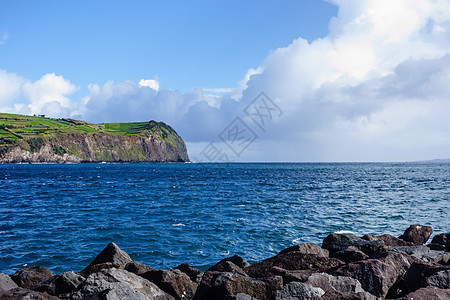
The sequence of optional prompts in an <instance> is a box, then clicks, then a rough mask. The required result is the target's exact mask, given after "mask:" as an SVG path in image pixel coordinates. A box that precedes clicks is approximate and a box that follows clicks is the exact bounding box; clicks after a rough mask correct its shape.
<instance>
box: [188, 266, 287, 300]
mask: <svg viewBox="0 0 450 300" xmlns="http://www.w3.org/2000/svg"><path fill="white" fill-rule="evenodd" d="M282 285H283V280H282V278H281V277H279V276H274V277H269V278H266V279H264V280H259V279H254V278H250V277H249V276H244V275H241V274H238V273H232V272H217V271H207V272H205V274H204V275H203V278H202V282H201V283H200V285H199V287H198V289H197V293H196V294H195V299H199V300H202V299H223V298H225V297H226V296H228V295H237V294H239V293H244V294H248V295H250V296H252V297H254V298H256V299H259V300H267V299H270V297H271V296H272V295H273V294H274V293H275V291H276V290H278V289H280V288H281V287H282Z"/></svg>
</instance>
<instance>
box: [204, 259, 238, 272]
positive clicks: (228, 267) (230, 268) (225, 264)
mask: <svg viewBox="0 0 450 300" xmlns="http://www.w3.org/2000/svg"><path fill="white" fill-rule="evenodd" d="M208 271H216V272H231V273H238V274H241V275H243V276H247V273H245V271H244V270H243V269H242V268H240V267H239V266H237V265H235V264H234V263H232V262H231V261H228V260H226V261H220V262H219V263H218V264H216V265H214V266H212V267H211V268H209V269H208Z"/></svg>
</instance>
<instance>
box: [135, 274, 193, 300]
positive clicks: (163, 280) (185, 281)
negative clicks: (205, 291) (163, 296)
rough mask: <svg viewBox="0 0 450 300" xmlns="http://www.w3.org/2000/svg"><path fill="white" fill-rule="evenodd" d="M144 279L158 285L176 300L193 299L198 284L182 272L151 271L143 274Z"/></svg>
mask: <svg viewBox="0 0 450 300" xmlns="http://www.w3.org/2000/svg"><path fill="white" fill-rule="evenodd" d="M140 276H142V277H143V278H145V279H147V280H149V281H151V282H153V283H154V284H156V285H157V286H158V287H159V288H160V289H161V290H163V291H164V292H166V293H168V294H169V295H172V296H173V297H174V298H175V299H176V300H181V299H192V298H193V297H194V295H195V292H196V290H197V287H198V284H197V283H195V282H193V281H192V280H191V279H190V278H189V276H187V275H186V274H185V273H183V272H181V271H180V270H176V269H175V270H156V269H153V270H150V271H147V272H145V273H144V274H141V275H140Z"/></svg>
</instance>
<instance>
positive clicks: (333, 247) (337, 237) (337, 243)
mask: <svg viewBox="0 0 450 300" xmlns="http://www.w3.org/2000/svg"><path fill="white" fill-rule="evenodd" d="M363 245H370V246H372V247H375V249H377V247H379V246H382V245H384V242H382V241H368V240H364V239H362V238H359V237H357V236H356V235H354V234H343V233H332V234H330V235H328V236H327V237H326V238H325V239H324V240H323V243H322V248H324V249H327V250H328V251H330V256H331V257H333V255H334V253H336V252H338V251H341V250H344V249H347V248H348V247H350V246H354V247H357V248H359V249H360V250H361V251H363V252H365V251H364V250H363V249H362V248H361V247H362V246H363ZM368 249H369V250H370V249H371V248H368ZM368 255H369V256H372V255H370V254H368Z"/></svg>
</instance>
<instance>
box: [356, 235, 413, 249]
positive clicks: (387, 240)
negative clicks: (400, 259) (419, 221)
mask: <svg viewBox="0 0 450 300" xmlns="http://www.w3.org/2000/svg"><path fill="white" fill-rule="evenodd" d="M362 239H363V240H367V241H383V242H384V244H385V245H386V246H394V247H395V246H412V245H414V243H412V242H407V241H404V240H401V239H399V238H397V237H395V236H393V235H390V234H383V235H369V234H366V235H364V236H363V237H362Z"/></svg>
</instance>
